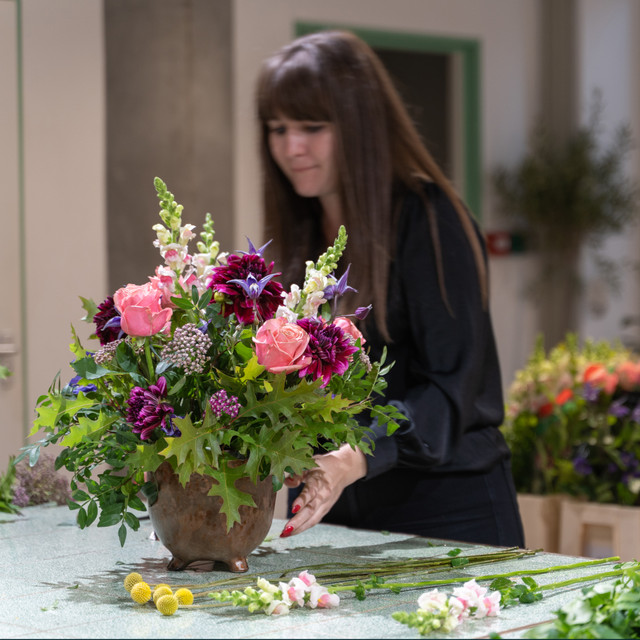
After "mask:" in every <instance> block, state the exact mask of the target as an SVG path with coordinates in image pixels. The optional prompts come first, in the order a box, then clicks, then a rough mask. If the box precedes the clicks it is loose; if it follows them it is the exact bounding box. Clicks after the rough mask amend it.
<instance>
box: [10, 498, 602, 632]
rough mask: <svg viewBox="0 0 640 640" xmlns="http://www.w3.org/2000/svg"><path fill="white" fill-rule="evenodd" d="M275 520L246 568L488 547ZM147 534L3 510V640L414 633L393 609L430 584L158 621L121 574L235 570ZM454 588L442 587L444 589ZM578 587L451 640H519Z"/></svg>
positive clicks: (213, 576)
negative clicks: (179, 556) (191, 560)
mask: <svg viewBox="0 0 640 640" xmlns="http://www.w3.org/2000/svg"><path fill="white" fill-rule="evenodd" d="M283 524H284V523H283V521H282V520H275V521H274V523H273V526H272V528H271V531H270V533H269V535H268V536H267V538H266V540H265V541H264V542H263V544H262V545H260V547H258V549H256V550H255V551H254V552H253V554H251V556H250V557H249V565H250V568H249V572H250V573H251V574H257V575H260V574H264V573H266V572H271V571H286V570H289V569H293V568H295V567H305V566H309V565H317V564H321V563H340V562H347V563H354V562H360V561H361V562H375V561H376V560H378V559H390V558H394V559H403V558H407V559H408V558H417V557H423V556H446V555H447V552H449V551H451V549H455V548H461V549H462V550H463V553H464V554H468V553H480V552H485V551H488V550H491V549H493V548H487V547H479V546H474V545H463V544H457V543H455V542H447V541H441V540H429V539H425V538H419V537H415V536H409V535H401V534H388V533H387V534H385V533H381V532H374V531H365V530H358V529H349V528H346V527H336V526H330V525H318V526H316V527H314V528H313V529H311V530H309V531H307V532H304V533H302V534H300V535H297V536H291V537H289V538H280V537H279V534H280V531H281V530H282V527H283ZM151 534H152V527H151V524H150V522H149V520H143V521H142V526H141V527H140V530H139V531H137V532H135V533H134V532H131V531H129V535H128V538H127V542H126V544H125V546H124V547H121V546H120V543H119V541H118V537H117V533H116V528H114V527H108V528H102V529H99V528H97V527H96V526H95V525H93V526H91V527H89V528H88V529H85V530H81V529H79V528H78V527H77V525H76V524H75V514H74V512H71V511H69V510H68V509H67V508H66V507H57V506H49V505H44V506H39V507H28V508H26V509H23V511H22V514H21V515H19V516H15V515H9V514H0V604H1V606H0V638H22V637H24V638H419V637H420V636H419V634H418V633H417V632H416V631H415V630H412V629H409V628H408V627H406V626H404V625H402V624H400V623H398V622H396V621H395V620H394V619H393V618H392V617H391V614H392V613H393V612H394V611H400V610H404V611H413V610H415V609H416V608H417V598H418V596H419V595H420V594H421V593H423V591H425V590H426V589H416V590H404V591H402V592H401V593H400V594H393V593H388V592H384V593H380V592H376V593H372V594H370V595H369V596H368V597H367V598H366V599H365V600H363V601H359V600H357V599H356V598H355V596H354V595H353V594H351V593H349V594H346V595H343V596H342V599H341V603H340V606H339V607H338V608H336V609H331V610H310V609H292V611H291V612H290V614H289V615H286V616H265V615H264V614H259V613H253V614H251V613H249V612H248V611H246V610H245V609H243V608H236V607H232V606H227V607H223V608H206V609H197V610H195V609H190V610H188V609H181V610H178V612H177V613H176V614H175V615H173V616H171V617H167V616H162V615H161V614H160V613H159V612H158V611H156V610H155V608H154V607H153V606H150V605H149V604H147V605H144V606H141V605H136V604H135V603H134V602H133V601H132V600H131V598H130V596H129V594H128V593H127V592H126V591H125V589H124V587H123V579H124V577H125V576H126V575H127V574H128V573H130V572H132V571H136V572H138V573H140V574H141V575H142V576H143V578H144V579H145V580H146V581H147V582H148V583H150V584H158V583H161V582H166V583H168V584H170V585H177V584H183V583H191V584H197V585H201V584H204V583H207V582H211V581H213V580H217V579H221V578H224V577H225V576H229V575H231V574H229V573H227V572H223V571H218V570H216V571H209V570H207V571H204V570H194V569H188V570H187V571H184V572H180V573H175V572H168V571H167V570H166V564H167V562H168V560H169V559H170V557H171V556H170V554H169V552H168V551H167V550H166V549H165V548H164V546H163V545H162V543H160V542H159V541H156V540H152V539H150V536H151ZM579 560H580V559H576V558H571V557H568V556H561V555H558V554H547V553H537V554H535V555H533V556H529V557H526V558H522V559H518V560H512V561H509V562H503V563H500V564H491V565H485V566H474V567H463V568H461V569H456V570H454V571H450V572H449V573H447V574H446V576H468V577H469V579H471V578H472V577H476V578H479V577H481V576H482V575H483V574H484V575H486V574H489V573H502V572H507V571H512V570H521V569H527V570H529V569H539V568H544V567H550V566H555V565H560V564H568V563H571V562H576V561H579ZM203 568H207V569H208V568H209V567H202V566H201V567H200V569H203ZM607 568H610V567H600V568H598V567H595V568H594V567H592V568H589V569H578V570H572V571H569V572H568V571H563V572H554V573H549V574H542V575H540V576H538V577H536V580H537V581H538V582H539V583H540V584H547V583H551V582H558V581H560V580H564V579H567V578H572V577H576V576H579V575H588V574H591V573H596V572H597V571H605V570H606V569H607ZM431 577H433V578H438V577H445V575H444V574H443V575H442V576H439V575H432V576H431ZM453 586H455V585H452V587H450V588H447V587H443V588H442V590H445V591H449V592H450V589H451V588H453ZM581 586H584V585H581ZM579 588H580V587H573V588H572V589H565V590H562V591H555V590H554V591H550V592H548V593H547V594H546V595H545V597H544V599H543V600H542V601H540V602H537V603H535V604H531V605H519V606H515V607H510V608H507V609H503V611H502V612H501V614H500V616H499V617H496V618H484V619H481V620H469V621H465V622H464V623H463V624H462V625H461V626H459V627H458V628H457V629H456V630H455V631H454V633H453V634H451V636H449V637H457V638H461V637H465V638H480V637H487V636H488V635H489V634H490V633H494V632H496V633H499V634H501V635H502V637H505V638H517V637H521V635H522V634H523V633H524V632H525V630H526V628H527V627H529V626H531V625H534V624H537V623H540V622H544V621H547V620H550V619H552V618H553V613H552V612H553V611H554V610H556V609H558V608H559V607H560V606H562V605H563V604H565V603H566V602H568V601H570V600H572V599H573V598H575V597H576V596H577V595H578V593H579V591H578V589H579ZM430 637H447V636H446V634H442V635H441V636H438V635H437V634H433V635H431V636H430Z"/></svg>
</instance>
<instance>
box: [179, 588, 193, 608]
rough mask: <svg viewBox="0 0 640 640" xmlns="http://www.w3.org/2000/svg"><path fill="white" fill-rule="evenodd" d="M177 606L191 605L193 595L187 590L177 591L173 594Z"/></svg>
mask: <svg viewBox="0 0 640 640" xmlns="http://www.w3.org/2000/svg"><path fill="white" fill-rule="evenodd" d="M175 596H176V598H177V599H178V604H193V593H191V591H189V589H185V588H184V587H183V588H182V589H178V590H177V591H176V593H175Z"/></svg>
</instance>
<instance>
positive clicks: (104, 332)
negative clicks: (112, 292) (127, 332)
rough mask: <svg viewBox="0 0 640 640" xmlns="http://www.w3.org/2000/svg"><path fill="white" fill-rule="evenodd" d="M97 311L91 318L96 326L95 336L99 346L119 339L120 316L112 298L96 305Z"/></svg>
mask: <svg viewBox="0 0 640 640" xmlns="http://www.w3.org/2000/svg"><path fill="white" fill-rule="evenodd" d="M98 309H99V311H98V312H97V313H96V314H95V315H94V316H93V322H94V323H95V325H96V335H97V336H98V339H99V340H100V344H101V345H105V344H108V343H109V342H113V341H114V340H117V339H118V338H119V337H120V334H121V333H122V331H121V330H120V314H119V313H118V311H117V309H116V307H115V305H114V303H113V296H109V297H108V298H107V299H106V300H104V301H103V302H101V303H100V304H99V305H98Z"/></svg>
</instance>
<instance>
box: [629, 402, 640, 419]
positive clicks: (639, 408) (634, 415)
mask: <svg viewBox="0 0 640 640" xmlns="http://www.w3.org/2000/svg"><path fill="white" fill-rule="evenodd" d="M631 419H632V420H633V421H634V422H640V402H639V403H638V404H637V405H636V406H635V407H634V409H633V411H632V412H631Z"/></svg>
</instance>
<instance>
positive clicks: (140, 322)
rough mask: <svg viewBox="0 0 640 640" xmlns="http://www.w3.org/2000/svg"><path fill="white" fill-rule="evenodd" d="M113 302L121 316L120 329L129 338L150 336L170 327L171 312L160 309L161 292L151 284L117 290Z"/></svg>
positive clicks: (133, 285) (131, 285) (132, 285)
mask: <svg viewBox="0 0 640 640" xmlns="http://www.w3.org/2000/svg"><path fill="white" fill-rule="evenodd" d="M113 302H114V304H115V307H116V309H117V310H118V311H119V312H120V315H121V316H122V319H121V321H120V328H121V329H122V330H123V331H124V332H125V333H126V334H128V335H130V336H138V337H145V336H152V335H155V334H156V333H160V332H161V331H167V330H168V329H169V327H170V325H169V322H170V321H171V315H172V314H173V311H172V310H171V309H163V308H162V304H161V302H162V292H161V291H160V290H159V289H157V288H156V287H155V286H154V285H153V283H151V282H147V283H146V284H142V285H136V284H128V285H127V286H126V287H122V289H118V290H117V291H116V292H115V293H114V294H113Z"/></svg>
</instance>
